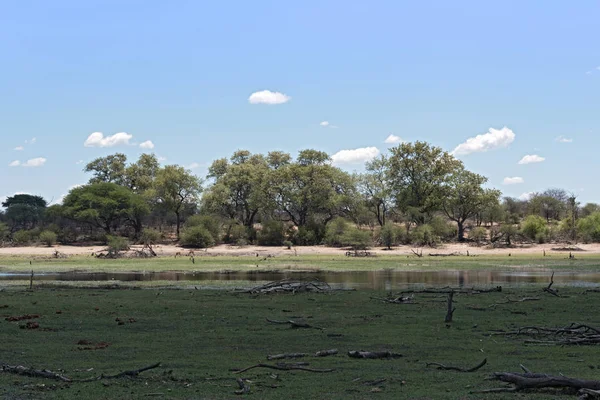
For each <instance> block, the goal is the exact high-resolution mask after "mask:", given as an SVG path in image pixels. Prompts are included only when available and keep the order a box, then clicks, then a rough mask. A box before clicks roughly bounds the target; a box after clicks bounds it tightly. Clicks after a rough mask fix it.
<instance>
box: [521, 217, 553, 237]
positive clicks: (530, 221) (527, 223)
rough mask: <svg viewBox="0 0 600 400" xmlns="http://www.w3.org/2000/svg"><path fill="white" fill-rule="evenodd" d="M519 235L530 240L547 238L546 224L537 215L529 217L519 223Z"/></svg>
mask: <svg viewBox="0 0 600 400" xmlns="http://www.w3.org/2000/svg"><path fill="white" fill-rule="evenodd" d="M521 234H522V235H523V236H525V237H526V238H528V239H530V240H535V241H538V239H542V240H543V238H544V237H546V238H547V237H548V224H547V223H546V220H545V219H544V218H542V217H540V216H539V215H529V216H528V217H527V218H525V219H524V220H523V222H522V223H521ZM542 243H543V242H542Z"/></svg>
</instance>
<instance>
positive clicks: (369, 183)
mask: <svg viewBox="0 0 600 400" xmlns="http://www.w3.org/2000/svg"><path fill="white" fill-rule="evenodd" d="M388 167H389V162H388V158H387V157H386V156H385V155H383V154H382V155H381V156H379V157H378V158H375V159H373V160H372V161H369V162H367V164H366V165H365V169H366V172H365V173H364V174H362V175H361V176H360V177H359V178H358V190H359V191H360V192H361V193H362V195H363V196H364V200H365V205H366V206H367V208H368V210H369V211H370V212H371V213H373V214H374V215H375V218H377V222H378V223H379V226H384V225H385V223H386V220H387V217H388V214H389V213H390V210H391V208H392V202H393V199H392V191H391V189H390V187H389V185H388V182H387V179H386V174H387V171H388Z"/></svg>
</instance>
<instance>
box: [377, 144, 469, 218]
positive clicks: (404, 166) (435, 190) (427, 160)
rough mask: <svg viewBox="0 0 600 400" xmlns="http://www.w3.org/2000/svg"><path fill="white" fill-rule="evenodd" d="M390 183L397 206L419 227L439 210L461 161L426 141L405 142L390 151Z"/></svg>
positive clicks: (460, 166)
mask: <svg viewBox="0 0 600 400" xmlns="http://www.w3.org/2000/svg"><path fill="white" fill-rule="evenodd" d="M390 152H391V154H390V156H389V167H388V172H387V180H388V184H389V187H390V188H391V191H392V195H393V196H394V198H395V201H396V207H397V208H398V209H399V210H400V211H402V212H404V213H406V214H407V216H408V217H409V219H410V220H412V221H413V222H415V223H416V224H417V225H420V224H424V223H425V222H426V221H427V220H428V219H429V218H430V217H431V214H432V213H433V212H434V211H436V210H439V208H440V205H441V201H442V196H443V188H444V184H445V183H446V182H447V181H448V179H449V177H450V176H451V175H452V174H453V173H454V172H456V171H457V170H460V169H461V168H462V162H460V161H459V160H457V159H455V158H454V157H453V156H452V155H450V154H449V153H448V152H446V151H444V150H442V149H441V148H439V147H434V146H431V145H429V144H428V143H426V142H419V141H417V142H415V143H402V144H400V145H399V146H397V147H394V148H392V149H390Z"/></svg>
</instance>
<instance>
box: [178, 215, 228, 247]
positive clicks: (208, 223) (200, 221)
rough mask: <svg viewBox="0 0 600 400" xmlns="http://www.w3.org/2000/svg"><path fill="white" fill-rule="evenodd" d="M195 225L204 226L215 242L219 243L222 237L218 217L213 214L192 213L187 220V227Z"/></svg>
mask: <svg viewBox="0 0 600 400" xmlns="http://www.w3.org/2000/svg"><path fill="white" fill-rule="evenodd" d="M195 226H202V227H204V228H205V229H206V230H207V231H208V232H209V233H210V235H211V236H212V238H213V241H214V243H219V242H220V239H221V223H220V222H219V219H218V218H215V217H213V216H211V215H192V216H191V217H189V218H188V219H187V221H185V227H186V228H192V227H195Z"/></svg>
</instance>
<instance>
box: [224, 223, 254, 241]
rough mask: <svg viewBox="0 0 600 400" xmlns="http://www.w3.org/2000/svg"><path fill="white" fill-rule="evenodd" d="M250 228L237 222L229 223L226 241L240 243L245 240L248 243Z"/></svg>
mask: <svg viewBox="0 0 600 400" xmlns="http://www.w3.org/2000/svg"><path fill="white" fill-rule="evenodd" d="M249 237H250V235H248V228H246V227H245V226H243V225H237V224H236V223H235V222H233V223H231V224H229V225H227V229H226V231H225V237H224V241H225V243H229V244H238V242H240V241H245V242H246V245H247V244H248V239H249Z"/></svg>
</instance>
